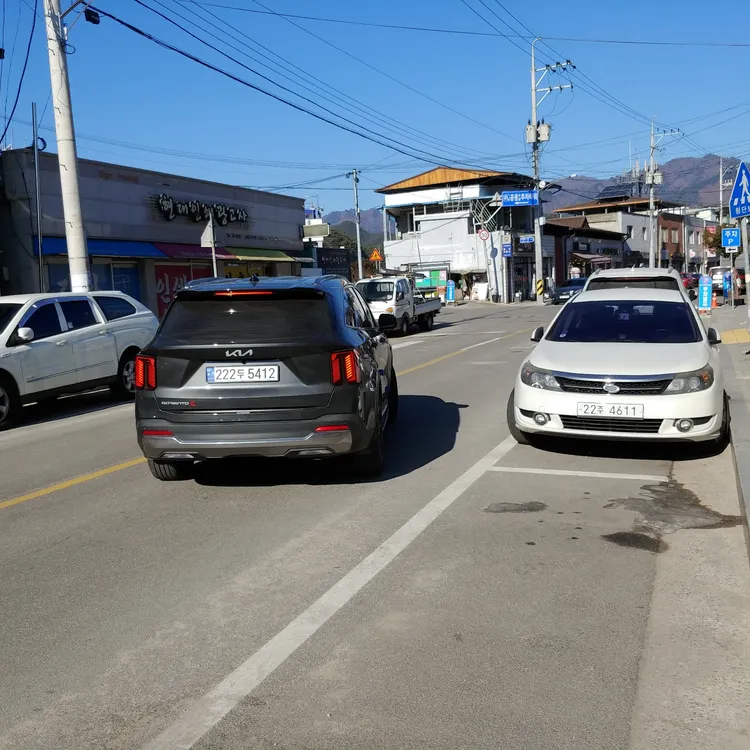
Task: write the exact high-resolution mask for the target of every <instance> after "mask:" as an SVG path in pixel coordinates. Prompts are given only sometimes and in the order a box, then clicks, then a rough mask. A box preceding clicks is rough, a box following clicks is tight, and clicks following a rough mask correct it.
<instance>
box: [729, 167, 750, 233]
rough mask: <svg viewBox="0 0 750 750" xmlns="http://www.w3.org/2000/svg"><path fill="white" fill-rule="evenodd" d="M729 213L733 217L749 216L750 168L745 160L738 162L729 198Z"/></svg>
mask: <svg viewBox="0 0 750 750" xmlns="http://www.w3.org/2000/svg"><path fill="white" fill-rule="evenodd" d="M729 215H730V216H731V217H732V218H733V219H741V218H742V217H744V216H750V170H748V168H747V165H746V164H745V162H744V161H743V162H740V166H739V169H738V170H737V177H736V178H735V180H734V187H733V188H732V195H731V197H730V198H729Z"/></svg>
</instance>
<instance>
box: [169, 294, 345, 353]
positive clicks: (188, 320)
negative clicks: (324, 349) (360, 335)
mask: <svg viewBox="0 0 750 750" xmlns="http://www.w3.org/2000/svg"><path fill="white" fill-rule="evenodd" d="M159 335H160V336H162V337H165V338H170V339H173V340H175V341H182V342H185V343H189V344H272V343H316V342H322V341H328V340H330V338H331V319H330V314H329V310H328V302H327V300H326V299H325V298H324V297H320V298H318V299H275V298H272V297H270V298H263V297H258V298H256V299H241V298H235V299H230V298H218V297H217V298H213V299H199V300H191V299H182V300H180V299H178V300H176V301H175V302H174V304H173V305H172V307H170V309H169V312H168V313H167V315H166V317H165V318H164V320H163V321H162V324H161V328H160V330H159Z"/></svg>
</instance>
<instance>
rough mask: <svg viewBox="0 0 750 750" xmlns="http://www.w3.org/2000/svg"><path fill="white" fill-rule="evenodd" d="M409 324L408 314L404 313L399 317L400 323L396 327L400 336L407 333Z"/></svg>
mask: <svg viewBox="0 0 750 750" xmlns="http://www.w3.org/2000/svg"><path fill="white" fill-rule="evenodd" d="M409 325H410V323H409V316H408V315H404V317H403V318H401V325H400V326H399V328H398V332H399V333H400V334H401V335H402V336H407V335H408V333H409Z"/></svg>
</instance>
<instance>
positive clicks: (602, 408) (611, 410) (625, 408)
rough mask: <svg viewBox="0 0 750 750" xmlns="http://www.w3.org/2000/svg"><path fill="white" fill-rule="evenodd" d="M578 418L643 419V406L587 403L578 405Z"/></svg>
mask: <svg viewBox="0 0 750 750" xmlns="http://www.w3.org/2000/svg"><path fill="white" fill-rule="evenodd" d="M578 416H579V417H606V418H608V419H618V418H620V419H643V404H610V403H596V402H591V401H587V402H585V403H579V404H578Z"/></svg>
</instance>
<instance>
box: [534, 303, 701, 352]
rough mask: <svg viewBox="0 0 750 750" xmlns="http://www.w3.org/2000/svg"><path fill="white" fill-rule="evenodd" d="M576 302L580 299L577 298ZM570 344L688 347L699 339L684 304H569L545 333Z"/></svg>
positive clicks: (551, 337) (698, 331)
mask: <svg viewBox="0 0 750 750" xmlns="http://www.w3.org/2000/svg"><path fill="white" fill-rule="evenodd" d="M579 299H580V298H579ZM547 340H548V341H569V342H574V343H627V344H635V343H645V344H690V343H695V342H697V341H701V340H702V336H701V334H700V330H699V329H698V324H697V322H696V320H695V316H694V315H693V313H692V311H691V310H690V308H689V306H688V305H687V303H684V302H653V301H643V302H640V301H631V300H628V301H626V302H620V301H616V302H606V301H605V302H573V303H571V304H570V305H566V306H565V307H564V308H563V311H562V312H561V313H560V316H559V317H558V318H557V320H556V321H555V322H554V323H553V325H552V327H551V328H550V330H549V333H548V334H547Z"/></svg>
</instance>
